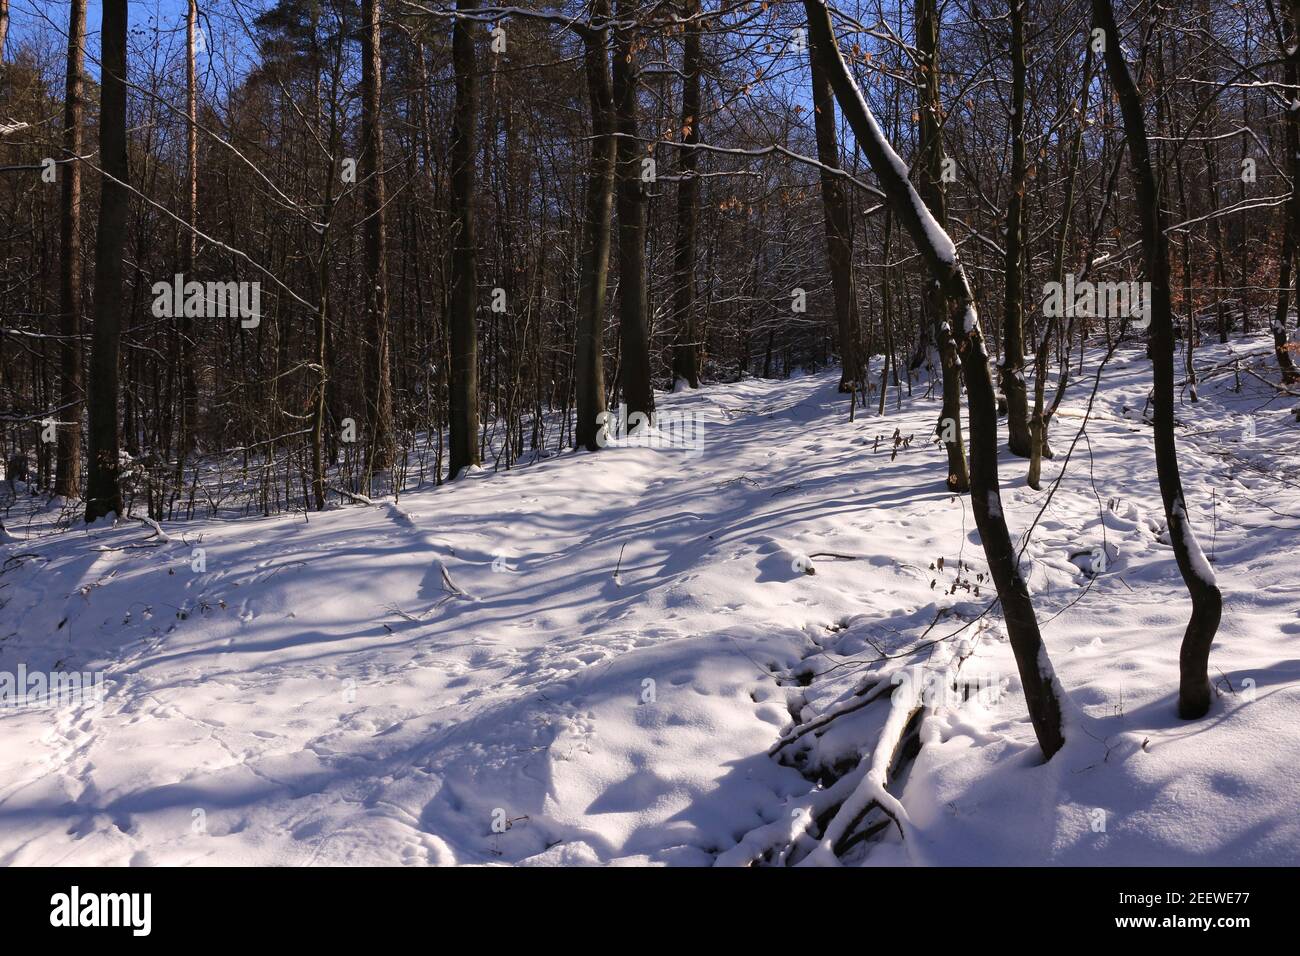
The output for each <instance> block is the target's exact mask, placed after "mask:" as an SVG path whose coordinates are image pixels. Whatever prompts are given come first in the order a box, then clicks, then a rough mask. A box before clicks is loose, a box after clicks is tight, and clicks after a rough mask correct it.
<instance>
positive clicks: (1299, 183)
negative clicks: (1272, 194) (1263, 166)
mask: <svg viewBox="0 0 1300 956" xmlns="http://www.w3.org/2000/svg"><path fill="white" fill-rule="evenodd" d="M1286 13H1287V16H1286V17H1285V26H1286V35H1287V41H1286V42H1287V44H1288V45H1290V50H1287V49H1283V51H1282V54H1283V56H1285V57H1286V81H1287V83H1288V84H1289V85H1290V86H1291V88H1292V89H1294V88H1295V87H1296V85H1297V83H1300V47H1297V46H1296V44H1297V43H1300V0H1287V10H1286ZM1283 114H1284V116H1285V120H1284V126H1285V133H1286V155H1287V172H1288V173H1289V174H1290V176H1291V195H1290V196H1289V197H1288V199H1287V203H1286V217H1285V220H1284V222H1283V226H1282V252H1281V254H1280V255H1279V256H1278V279H1277V307H1276V309H1275V310H1274V312H1273V329H1272V330H1273V351H1274V354H1276V355H1277V364H1278V368H1279V369H1281V371H1282V381H1284V382H1296V381H1300V369H1297V368H1296V363H1295V358H1294V356H1292V354H1291V349H1290V348H1289V347H1288V345H1289V343H1288V340H1287V331H1286V316H1287V310H1288V309H1289V307H1290V301H1289V300H1290V295H1291V281H1292V279H1291V270H1292V268H1293V266H1294V260H1295V255H1296V244H1297V242H1300V178H1297V177H1300V116H1297V115H1296V110H1293V109H1288V110H1283ZM1243 284H1244V283H1243Z"/></svg>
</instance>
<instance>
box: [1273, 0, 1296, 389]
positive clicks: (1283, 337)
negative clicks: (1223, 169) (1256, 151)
mask: <svg viewBox="0 0 1300 956" xmlns="http://www.w3.org/2000/svg"><path fill="white" fill-rule="evenodd" d="M1286 13H1287V15H1286V17H1284V26H1285V28H1286V35H1287V46H1288V47H1289V48H1284V49H1283V50H1282V54H1283V56H1285V57H1286V81H1287V83H1288V84H1289V85H1290V87H1291V88H1292V89H1294V88H1295V87H1296V85H1297V83H1298V82H1300V47H1298V46H1297V45H1296V44H1297V43H1300V0H1287V10H1286ZM1283 114H1284V117H1285V119H1284V121H1283V122H1284V125H1285V130H1286V155H1287V172H1288V173H1290V176H1291V195H1290V196H1289V197H1288V198H1287V203H1286V218H1285V220H1284V222H1283V226H1282V252H1281V254H1280V255H1279V256H1278V279H1277V308H1276V309H1275V310H1274V312H1273V351H1274V353H1275V354H1276V355H1277V364H1278V368H1280V369H1281V370H1282V381H1283V382H1296V381H1300V369H1297V368H1296V363H1295V358H1294V357H1293V356H1292V355H1291V350H1290V348H1289V347H1288V344H1289V343H1288V337H1287V331H1286V316H1287V311H1288V308H1289V305H1290V302H1289V300H1290V293H1291V270H1292V267H1293V264H1294V261H1295V255H1296V244H1297V243H1298V242H1300V178H1297V177H1300V116H1297V115H1296V111H1295V110H1293V109H1287V110H1283Z"/></svg>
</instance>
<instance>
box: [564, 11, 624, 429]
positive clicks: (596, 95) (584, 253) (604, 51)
mask: <svg viewBox="0 0 1300 956" xmlns="http://www.w3.org/2000/svg"><path fill="white" fill-rule="evenodd" d="M608 21H609V0H595V2H594V5H593V7H592V13H591V26H590V29H588V30H586V31H585V32H584V33H583V43H584V46H585V53H584V61H583V62H584V65H585V70H586V78H587V99H588V102H589V103H590V109H591V158H590V160H589V162H588V166H587V183H586V205H585V214H584V216H583V223H582V250H581V253H580V256H581V262H580V276H579V279H578V329H577V336H576V342H575V355H574V381H575V390H576V392H577V395H576V409H577V416H578V420H577V424H576V426H575V429H574V443H575V444H576V445H577V446H578V447H579V448H586V449H587V450H588V451H596V450H597V449H598V448H599V447H600V445H599V444H598V442H597V434H598V431H599V427H600V426H599V422H600V418H601V416H602V415H603V414H604V412H605V344H604V343H605V334H604V333H605V283H606V279H607V277H608V275H609V245H610V212H611V210H612V208H613V204H614V155H615V139H614V115H613V109H614V107H613V94H612V93H611V88H610V82H611V81H610V73H609V26H608Z"/></svg>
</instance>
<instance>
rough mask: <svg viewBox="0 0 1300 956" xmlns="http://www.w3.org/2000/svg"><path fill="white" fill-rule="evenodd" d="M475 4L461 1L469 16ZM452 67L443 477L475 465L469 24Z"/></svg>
mask: <svg viewBox="0 0 1300 956" xmlns="http://www.w3.org/2000/svg"><path fill="white" fill-rule="evenodd" d="M477 6H478V0H460V2H459V3H458V4H457V9H458V10H461V11H466V12H468V11H472V10H474V9H475V8H476V7H477ZM451 34H452V39H451V46H452V55H451V58H452V67H453V69H454V70H455V74H456V112H455V116H454V118H453V124H452V134H451V209H452V216H453V219H454V222H453V225H452V236H453V238H452V253H451V313H450V316H449V321H448V325H449V326H450V328H449V329H448V338H449V339H450V346H451V378H450V382H449V392H450V396H449V405H450V409H449V418H450V429H449V431H450V435H449V442H448V444H449V446H450V448H449V453H450V459H449V463H448V468H447V477H448V478H449V479H454V478H456V477H457V476H458V475H459V474H460V473H461V471H462V470H463V469H465V468H467V467H470V466H474V465H478V463H479V460H480V456H479V443H478V437H479V436H478V331H477V324H478V323H477V312H478V248H477V242H478V240H477V234H476V229H475V225H474V198H475V197H474V179H475V176H474V162H475V160H474V153H475V145H474V144H475V139H476V136H475V124H476V123H477V122H478V73H477V71H478V64H477V62H476V59H477V58H476V56H475V53H474V34H473V32H472V30H471V25H470V22H469V21H467V20H462V19H459V18H458V19H457V20H456V21H455V23H454V24H453V26H452V31H451Z"/></svg>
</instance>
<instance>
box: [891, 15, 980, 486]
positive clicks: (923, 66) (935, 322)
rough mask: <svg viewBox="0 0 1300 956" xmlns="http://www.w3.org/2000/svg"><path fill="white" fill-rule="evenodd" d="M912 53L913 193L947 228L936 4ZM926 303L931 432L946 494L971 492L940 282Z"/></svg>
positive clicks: (952, 340) (953, 348)
mask: <svg viewBox="0 0 1300 956" xmlns="http://www.w3.org/2000/svg"><path fill="white" fill-rule="evenodd" d="M916 49H917V67H916V69H917V89H918V97H919V102H918V104H917V106H918V112H919V113H920V118H921V123H920V140H919V152H920V155H919V157H918V160H919V161H918V165H919V167H920V170H921V176H920V187H919V190H918V192H919V193H920V196H921V198H922V199H923V200H924V201H925V205H926V208H927V209H929V210H930V215H931V216H933V217H934V221H935V223H936V224H937V225H938V226H939V228H940V229H946V228H947V224H948V213H947V203H946V200H945V198H944V192H943V172H942V171H943V161H944V155H943V134H942V132H941V130H942V123H941V117H940V110H941V106H940V103H939V14H938V7H937V6H936V4H935V0H917V2H916ZM902 221H903V220H902V219H900V222H902ZM904 225H906V223H904ZM928 303H929V309H930V319H931V323H932V327H933V335H934V340H935V341H936V342H937V343H938V346H939V362H940V374H941V375H942V376H943V408H942V409H941V410H940V412H939V421H938V422H937V423H936V425H935V431H936V433H937V434H938V435H939V438H940V440H941V441H942V442H943V444H944V448H945V449H946V450H947V452H948V478H947V484H948V489H949V490H950V491H956V492H965V491H968V490H970V487H971V479H970V471H969V469H968V467H967V464H966V444H965V441H964V440H963V438H962V423H961V364H960V359H959V358H958V354H957V339H956V336H955V335H954V331H953V328H952V325H951V324H950V323H949V321H948V318H949V311H950V309H951V307H952V303H951V302H950V301H949V299H948V297H947V293H946V292H945V291H944V286H943V284H942V283H938V282H935V283H931V284H930V286H929V295H928ZM882 407H883V406H882Z"/></svg>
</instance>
